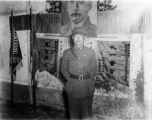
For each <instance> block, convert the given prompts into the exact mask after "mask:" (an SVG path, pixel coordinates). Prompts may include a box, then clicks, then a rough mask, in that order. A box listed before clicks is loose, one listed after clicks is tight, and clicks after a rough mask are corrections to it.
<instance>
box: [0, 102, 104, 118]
mask: <svg viewBox="0 0 152 120" xmlns="http://www.w3.org/2000/svg"><path fill="white" fill-rule="evenodd" d="M0 119H20V120H21V119H32V120H33V119H57V120H59V119H64V120H68V119H69V117H68V113H67V112H66V111H65V110H64V109H58V108H55V107H51V106H48V105H44V104H41V103H39V104H37V106H36V112H34V108H33V105H31V104H29V103H22V102H14V104H11V101H5V100H2V99H1V100H0ZM93 119H94V120H95V119H100V120H101V119H102V120H103V119H104V120H105V119H106V118H103V117H102V116H100V115H94V116H93Z"/></svg>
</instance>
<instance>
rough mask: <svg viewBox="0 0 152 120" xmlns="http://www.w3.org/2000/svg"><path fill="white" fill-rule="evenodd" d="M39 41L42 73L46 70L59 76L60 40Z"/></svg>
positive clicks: (39, 39)
mask: <svg viewBox="0 0 152 120" xmlns="http://www.w3.org/2000/svg"><path fill="white" fill-rule="evenodd" d="M38 41H39V66H40V71H44V70H46V71H47V72H49V73H50V74H52V75H54V76H57V53H58V40H57V39H43V38H38Z"/></svg>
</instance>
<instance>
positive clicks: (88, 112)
mask: <svg viewBox="0 0 152 120" xmlns="http://www.w3.org/2000/svg"><path fill="white" fill-rule="evenodd" d="M92 98H93V97H87V98H85V99H81V100H80V105H81V110H80V111H81V112H80V114H81V117H82V119H91V117H92V100H93V99H92Z"/></svg>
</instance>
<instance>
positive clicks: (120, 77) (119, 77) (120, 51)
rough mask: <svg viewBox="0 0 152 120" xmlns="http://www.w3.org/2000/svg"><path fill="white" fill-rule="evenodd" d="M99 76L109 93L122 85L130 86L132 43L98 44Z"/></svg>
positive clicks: (107, 42)
mask: <svg viewBox="0 0 152 120" xmlns="http://www.w3.org/2000/svg"><path fill="white" fill-rule="evenodd" d="M97 46H98V47H97V49H98V51H97V61H98V72H97V76H98V79H100V80H101V81H102V82H103V83H104V86H103V88H104V87H105V89H106V90H107V91H110V89H111V88H110V86H115V83H120V84H122V85H124V86H129V66H130V62H129V61H130V42H116V41H115V42H112V41H98V42H97Z"/></svg>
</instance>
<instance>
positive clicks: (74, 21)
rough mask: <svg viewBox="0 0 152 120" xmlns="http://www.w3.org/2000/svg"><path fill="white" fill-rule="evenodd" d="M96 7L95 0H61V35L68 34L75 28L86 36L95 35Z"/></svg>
mask: <svg viewBox="0 0 152 120" xmlns="http://www.w3.org/2000/svg"><path fill="white" fill-rule="evenodd" d="M96 7H97V2H96V1H68V2H67V1H62V14H61V36H70V35H71V34H72V31H73V29H75V28H76V29H80V30H82V31H84V32H85V33H86V36H88V37H96V31H97V28H96V27H97V9H96ZM78 8H79V9H78Z"/></svg>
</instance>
